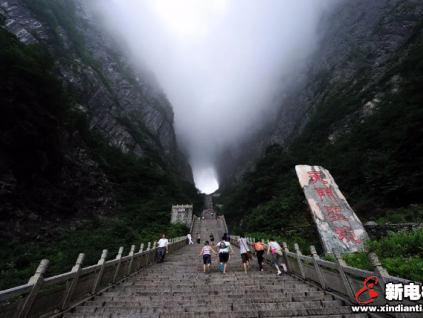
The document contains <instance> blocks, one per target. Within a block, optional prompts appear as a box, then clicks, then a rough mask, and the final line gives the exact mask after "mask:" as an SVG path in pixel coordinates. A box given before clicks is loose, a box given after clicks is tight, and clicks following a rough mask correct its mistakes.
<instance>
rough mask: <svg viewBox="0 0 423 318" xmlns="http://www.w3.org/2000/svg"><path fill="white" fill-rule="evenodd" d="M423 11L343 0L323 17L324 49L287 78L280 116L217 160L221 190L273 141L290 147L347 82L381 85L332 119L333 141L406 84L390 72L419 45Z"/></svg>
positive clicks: (409, 5) (392, 2) (391, 1)
mask: <svg viewBox="0 0 423 318" xmlns="http://www.w3.org/2000/svg"><path fill="white" fill-rule="evenodd" d="M422 14H423V3H422V2H421V1H415V0H405V1H402V0H388V1H385V0H375V1H365V0H358V1H340V2H339V3H338V4H337V6H335V7H334V8H333V9H332V10H331V11H330V12H328V13H327V14H326V16H324V17H323V18H322V21H321V23H320V30H319V34H320V36H321V39H320V42H319V43H320V44H319V47H318V49H317V50H316V51H315V52H314V53H313V54H312V56H310V58H309V59H308V60H307V61H304V63H302V64H301V65H298V66H297V68H296V70H295V73H293V74H291V75H290V76H286V77H284V78H283V79H282V80H281V82H282V83H283V86H281V88H280V92H278V93H276V94H277V95H278V96H279V97H278V101H277V105H276V106H275V107H276V110H275V113H276V115H275V117H274V118H272V119H271V120H270V121H269V122H268V123H267V124H266V125H265V127H264V128H263V129H262V130H261V131H259V132H257V133H254V134H252V135H251V136H250V137H248V138H246V139H245V140H244V141H243V142H241V143H239V144H238V145H234V146H232V147H231V148H230V149H225V151H223V152H222V155H221V156H220V158H219V159H218V161H217V165H218V168H217V170H218V178H219V185H220V190H224V189H225V188H227V187H230V186H233V185H236V184H239V183H240V182H241V180H242V176H243V174H244V173H245V172H247V171H251V170H252V169H254V164H255V161H256V160H257V159H258V158H259V157H260V156H261V155H262V154H263V153H264V151H265V149H266V148H267V147H268V146H269V145H271V144H274V143H276V144H279V145H281V146H283V147H284V148H285V149H288V148H289V146H290V144H291V142H292V140H293V139H294V138H295V137H296V136H298V135H299V134H300V133H301V131H302V130H303V128H304V126H305V125H306V124H307V122H308V121H309V119H310V118H311V116H312V115H313V113H314V111H315V109H316V107H318V106H319V105H320V104H321V103H322V102H323V101H324V100H325V98H327V97H328V96H331V95H332V94H335V95H336V94H337V93H339V92H342V90H343V87H344V86H345V85H350V84H359V85H361V86H362V89H363V90H367V89H369V88H370V87H371V86H375V87H374V88H372V89H371V91H370V92H369V96H370V97H369V98H368V99H366V100H363V101H362V105H358V108H359V110H358V111H355V112H354V113H353V114H351V115H349V116H347V117H345V118H339V120H338V121H337V122H336V123H332V126H331V130H332V133H331V134H330V135H328V137H327V138H328V142H332V143H333V142H336V139H337V137H338V136H340V135H342V134H345V133H348V131H349V130H350V129H351V127H352V126H354V125H357V124H359V123H360V122H361V121H362V120H363V118H365V117H366V116H368V115H370V114H371V113H372V112H373V111H375V110H376V109H377V105H378V102H379V99H380V97H381V96H383V95H384V94H385V93H387V92H388V91H390V90H396V89H398V87H400V85H401V78H400V77H399V76H394V77H392V78H384V75H385V74H386V72H387V71H388V70H390V69H392V68H393V67H395V65H397V64H398V63H399V62H400V61H401V58H402V57H403V56H405V55H406V53H407V52H408V51H409V50H410V48H412V47H413V45H414V43H413V42H414V41H415V40H416V38H417V37H418V35H419V34H421V31H422V27H423V22H422V18H421V17H422Z"/></svg>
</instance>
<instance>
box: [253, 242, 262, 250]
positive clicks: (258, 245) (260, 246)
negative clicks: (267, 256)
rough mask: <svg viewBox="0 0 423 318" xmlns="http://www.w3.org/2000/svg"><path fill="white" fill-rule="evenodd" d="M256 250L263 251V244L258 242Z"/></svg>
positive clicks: (255, 245) (255, 246)
mask: <svg viewBox="0 0 423 318" xmlns="http://www.w3.org/2000/svg"><path fill="white" fill-rule="evenodd" d="M254 248H255V249H256V251H263V244H261V243H259V242H257V243H256V244H254Z"/></svg>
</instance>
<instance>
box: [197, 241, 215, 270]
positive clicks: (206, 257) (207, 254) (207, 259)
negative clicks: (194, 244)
mask: <svg viewBox="0 0 423 318" xmlns="http://www.w3.org/2000/svg"><path fill="white" fill-rule="evenodd" d="M211 252H213V253H214V255H216V254H217V253H216V252H215V251H214V250H213V249H212V248H211V247H210V246H209V241H205V242H204V246H203V248H202V249H201V252H200V254H199V255H198V256H201V255H203V271H204V273H206V266H207V269H208V270H210V266H211Z"/></svg>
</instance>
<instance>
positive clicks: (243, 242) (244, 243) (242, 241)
mask: <svg viewBox="0 0 423 318" xmlns="http://www.w3.org/2000/svg"><path fill="white" fill-rule="evenodd" d="M238 242H239V249H240V254H244V253H247V251H250V248H249V247H248V243H247V239H246V238H245V237H244V238H242V237H240V238H239V240H238Z"/></svg>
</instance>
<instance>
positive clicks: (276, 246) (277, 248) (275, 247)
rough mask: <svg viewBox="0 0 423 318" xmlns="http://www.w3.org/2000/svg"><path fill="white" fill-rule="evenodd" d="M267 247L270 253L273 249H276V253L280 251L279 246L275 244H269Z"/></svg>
mask: <svg viewBox="0 0 423 318" xmlns="http://www.w3.org/2000/svg"><path fill="white" fill-rule="evenodd" d="M269 245H270V251H272V250H273V249H276V250H277V251H279V250H280V249H281V246H280V245H279V244H278V243H276V242H269Z"/></svg>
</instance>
